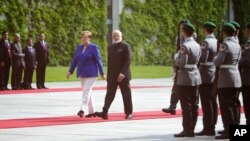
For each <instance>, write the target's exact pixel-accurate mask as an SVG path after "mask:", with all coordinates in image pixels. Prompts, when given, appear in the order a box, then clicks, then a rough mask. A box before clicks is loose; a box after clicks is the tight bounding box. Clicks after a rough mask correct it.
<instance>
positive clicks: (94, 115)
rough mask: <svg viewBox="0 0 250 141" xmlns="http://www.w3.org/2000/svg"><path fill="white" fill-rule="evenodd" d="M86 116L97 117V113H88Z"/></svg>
mask: <svg viewBox="0 0 250 141" xmlns="http://www.w3.org/2000/svg"><path fill="white" fill-rule="evenodd" d="M85 117H86V118H92V117H96V114H95V113H93V114H88V115H86V116H85Z"/></svg>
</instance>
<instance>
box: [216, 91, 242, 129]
mask: <svg viewBox="0 0 250 141" xmlns="http://www.w3.org/2000/svg"><path fill="white" fill-rule="evenodd" d="M238 91H239V89H238V88H219V89H218V97H219V104H220V111H221V117H222V122H223V126H224V128H225V132H226V134H229V125H230V124H232V125H235V124H237V119H236V115H237V114H238V113H237V109H238V105H237V101H238V100H239V98H238V97H237V95H238Z"/></svg>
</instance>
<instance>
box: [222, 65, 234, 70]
mask: <svg viewBox="0 0 250 141" xmlns="http://www.w3.org/2000/svg"><path fill="white" fill-rule="evenodd" d="M237 67H238V65H221V66H220V68H223V69H230V68H231V69H236V68H237Z"/></svg>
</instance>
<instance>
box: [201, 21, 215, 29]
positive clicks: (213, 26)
mask: <svg viewBox="0 0 250 141" xmlns="http://www.w3.org/2000/svg"><path fill="white" fill-rule="evenodd" d="M203 27H211V28H216V25H215V24H214V23H213V22H205V23H204V24H203Z"/></svg>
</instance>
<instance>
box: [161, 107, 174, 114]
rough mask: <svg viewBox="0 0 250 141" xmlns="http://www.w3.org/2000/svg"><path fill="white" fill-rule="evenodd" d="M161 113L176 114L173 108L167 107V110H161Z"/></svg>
mask: <svg viewBox="0 0 250 141" xmlns="http://www.w3.org/2000/svg"><path fill="white" fill-rule="evenodd" d="M162 111H163V112H165V113H170V114H172V115H175V114H176V111H175V108H171V107H169V108H163V109H162Z"/></svg>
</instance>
